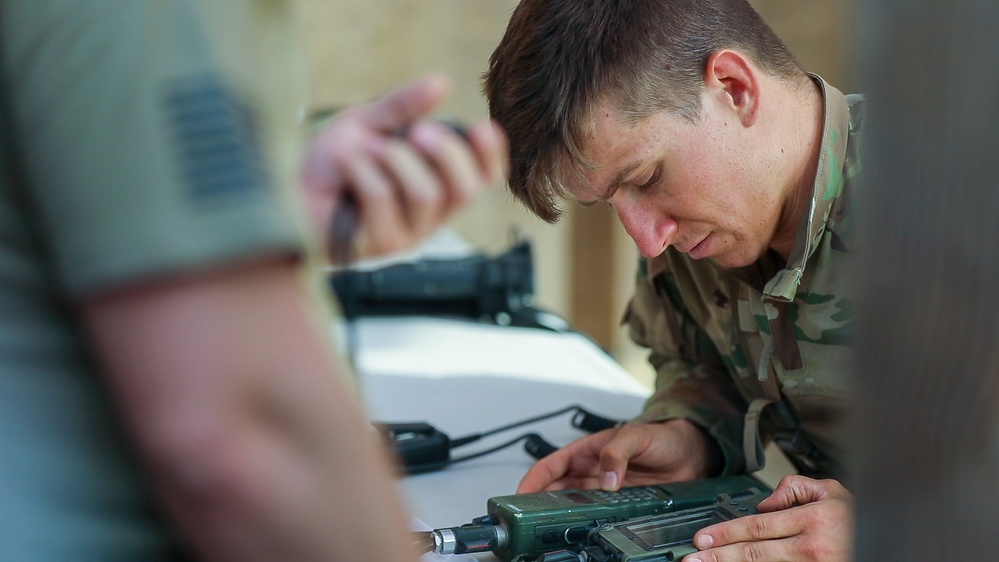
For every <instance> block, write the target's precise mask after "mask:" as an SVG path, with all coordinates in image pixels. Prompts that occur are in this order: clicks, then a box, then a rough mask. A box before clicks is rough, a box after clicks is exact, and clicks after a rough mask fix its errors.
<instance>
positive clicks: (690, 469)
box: [485, 0, 863, 562]
mask: <svg viewBox="0 0 999 562" xmlns="http://www.w3.org/2000/svg"><path fill="white" fill-rule="evenodd" d="M485 91H486V95H487V97H488V100H489V105H490V113H491V115H492V117H493V118H494V119H495V120H496V121H497V122H498V123H499V124H500V126H502V127H503V128H504V130H505V131H506V132H507V134H508V136H509V139H510V152H511V169H510V180H509V184H510V189H511V191H512V192H513V194H514V195H515V196H516V197H517V198H518V199H519V200H520V201H521V202H523V203H524V204H525V206H527V207H528V208H529V209H530V210H531V211H533V212H534V213H535V214H536V215H537V216H539V217H540V218H542V219H544V220H546V221H549V222H554V221H556V220H558V218H559V217H560V215H561V213H562V209H561V208H560V205H561V203H562V202H563V201H564V200H569V201H573V202H575V203H578V204H581V205H586V206H588V205H597V204H607V205H610V206H611V207H613V209H614V210H615V212H616V213H617V215H618V217H619V218H620V220H621V223H622V225H623V226H624V228H625V230H626V231H627V232H628V234H629V235H630V236H631V237H632V238H633V239H634V241H635V243H636V245H637V246H638V249H639V251H640V253H641V254H642V256H643V258H644V259H643V260H642V262H641V264H640V267H639V272H638V278H637V286H636V288H635V293H634V295H633V297H632V299H631V301H630V304H629V307H628V310H627V314H626V317H625V323H626V324H627V325H628V327H629V329H630V334H631V336H632V338H633V339H634V340H635V341H636V342H638V343H639V344H640V345H643V346H645V347H647V348H649V349H650V350H651V354H650V361H651V363H652V365H653V366H654V367H655V369H656V371H657V379H656V388H655V392H654V394H653V396H652V397H651V398H650V399H649V401H648V403H647V405H646V407H645V409H644V412H642V413H641V415H638V416H637V417H636V419H634V420H632V421H631V422H630V423H627V424H625V425H623V426H620V427H617V428H614V429H611V430H607V431H603V432H600V433H597V434H594V435H591V436H587V437H584V438H582V439H580V440H577V441H575V442H573V443H571V444H569V445H567V446H566V447H564V448H562V449H561V450H559V451H558V452H556V453H553V454H551V455H550V456H548V457H546V458H545V459H543V460H541V461H539V462H538V463H536V464H535V465H534V466H533V467H532V468H531V469H530V470H529V471H528V473H527V474H526V475H525V476H524V478H523V479H522V481H521V483H520V486H519V488H518V491H519V492H536V491H539V490H553V489H561V488H570V487H584V488H597V487H599V488H603V489H605V490H616V489H618V488H620V487H621V486H629V485H644V484H650V483H655V482H664V481H677V480H690V479H700V478H708V477H714V476H719V475H725V474H733V473H742V472H750V473H752V472H755V471H756V470H758V469H759V468H761V467H762V466H763V463H764V455H763V446H764V445H765V444H767V443H768V442H771V441H773V442H776V443H777V444H778V445H779V446H780V448H781V449H782V450H783V451H784V453H785V454H786V455H787V456H788V458H789V459H790V460H791V461H792V463H794V465H795V466H796V468H797V472H798V474H794V475H789V476H786V477H785V478H784V479H783V480H782V481H781V482H780V483H779V485H778V486H777V487H776V489H775V491H774V493H773V495H772V496H771V497H770V498H769V499H767V500H766V501H765V502H763V503H761V504H760V511H761V512H762V513H761V514H760V515H755V516H751V517H746V518H742V519H739V520H734V521H731V522H726V523H721V524H718V525H714V526H711V527H708V528H706V529H703V530H701V531H699V532H698V533H697V535H696V537H695V546H697V548H698V549H700V552H698V553H696V554H691V555H689V556H688V557H687V558H686V560H687V562H692V561H695V560H696V561H700V562H725V561H735V560H753V561H764V560H768V561H770V560H780V561H793V560H823V561H845V560H849V559H850V556H851V549H852V501H853V500H852V495H851V494H850V493H849V492H848V491H847V489H846V487H845V486H844V485H843V483H842V479H843V478H844V477H845V475H844V474H843V471H842V470H841V467H842V465H843V464H844V459H843V448H842V446H841V444H840V443H839V433H840V431H841V428H840V425H841V423H842V421H843V417H844V411H845V408H846V406H847V403H848V399H849V396H848V389H847V386H848V371H849V369H850V363H851V359H852V353H851V351H852V350H851V348H850V345H849V344H850V338H849V331H850V324H851V321H852V308H851V302H852V297H851V294H850V288H849V286H848V284H847V283H846V282H845V281H846V277H847V274H846V272H845V266H846V264H848V263H849V262H850V260H851V256H852V252H853V250H854V248H855V240H854V238H855V237H854V229H853V219H852V217H851V214H852V212H853V209H852V208H851V207H852V201H853V198H852V194H853V193H852V191H853V187H854V181H855V176H856V174H857V172H858V170H859V160H858V158H857V154H856V153H857V150H858V146H859V135H860V131H861V129H862V119H863V100H862V97H860V96H844V94H842V93H841V92H840V91H838V90H837V89H836V88H834V87H833V86H832V85H830V84H828V83H827V82H826V81H824V80H823V79H822V78H821V77H819V76H817V75H814V74H810V73H807V72H805V71H804V70H803V69H802V68H801V67H800V66H799V65H798V63H797V62H796V61H795V59H794V57H793V56H792V54H791V53H790V52H789V51H788V49H787V48H786V46H785V45H784V44H783V43H782V42H781V40H780V39H779V38H778V37H777V36H776V35H775V34H774V32H773V30H772V29H771V28H770V27H769V26H768V25H767V24H766V23H765V22H764V21H763V20H762V19H761V17H760V16H759V14H757V13H756V12H755V11H754V10H753V8H752V7H751V6H750V5H749V4H748V3H747V2H746V1H745V0H634V1H629V2H621V1H612V0H523V1H522V2H521V3H520V4H519V6H518V7H517V8H516V10H515V12H514V13H513V16H512V18H511V21H510V23H509V25H508V27H507V31H506V35H505V36H504V37H503V39H502V40H501V42H500V44H499V45H498V47H497V48H496V50H495V51H494V52H493V54H492V57H491V59H490V67H489V70H488V72H487V74H486V76H485Z"/></svg>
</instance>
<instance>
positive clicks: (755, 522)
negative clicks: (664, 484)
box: [683, 475, 853, 562]
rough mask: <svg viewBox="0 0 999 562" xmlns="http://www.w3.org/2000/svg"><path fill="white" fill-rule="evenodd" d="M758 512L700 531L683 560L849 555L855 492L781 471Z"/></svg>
mask: <svg viewBox="0 0 999 562" xmlns="http://www.w3.org/2000/svg"><path fill="white" fill-rule="evenodd" d="M759 511H760V514H759V515H749V516H746V517H741V518H739V519H733V520H731V521H726V522H724V523H717V524H715V525H711V526H709V527H705V528H704V529H701V530H700V531H698V532H697V534H696V535H694V545H695V546H697V548H699V549H701V551H700V552H697V553H695V554H689V555H687V556H686V557H685V558H684V559H683V560H684V562H698V561H699V562H748V561H753V562H768V561H769V562H794V561H799V560H801V561H805V560H810V561H821V562H849V561H850V560H852V559H853V496H852V495H851V494H850V492H849V491H847V489H846V488H844V487H843V485H842V484H840V483H839V482H837V481H835V480H813V479H811V478H806V477H804V476H798V475H790V476H785V477H784V478H783V479H782V480H781V481H780V484H778V485H777V487H776V488H775V489H774V493H773V494H772V495H771V496H770V497H769V498H767V499H766V500H764V501H762V502H760V505H759Z"/></svg>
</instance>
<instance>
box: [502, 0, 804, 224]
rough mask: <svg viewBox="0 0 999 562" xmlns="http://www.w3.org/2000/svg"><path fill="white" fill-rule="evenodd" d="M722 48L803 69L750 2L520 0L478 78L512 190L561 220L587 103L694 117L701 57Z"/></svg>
mask: <svg viewBox="0 0 999 562" xmlns="http://www.w3.org/2000/svg"><path fill="white" fill-rule="evenodd" d="M721 49H734V50H738V51H740V52H743V53H745V54H746V55H748V56H749V57H750V58H752V59H753V61H754V62H756V63H757V64H758V65H760V67H761V68H762V69H764V70H765V71H766V72H768V73H770V74H772V75H774V76H778V77H786V78H793V77H801V76H804V74H803V71H802V70H801V68H800V67H799V66H798V64H797V62H796V61H795V60H794V57H793V56H792V55H791V53H790V51H788V49H787V47H786V46H785V45H784V43H783V42H782V41H781V40H780V39H779V38H778V37H777V35H776V34H775V33H774V32H773V30H772V29H770V27H769V26H768V25H767V24H766V23H765V22H764V21H763V19H762V18H761V17H760V15H759V14H758V13H756V11H755V10H754V9H753V8H752V6H750V5H749V3H748V2H746V0H522V1H521V2H520V4H519V5H518V6H517V8H516V9H515V10H514V12H513V15H512V16H511V18H510V22H509V24H508V26H507V30H506V34H505V35H504V36H503V39H502V40H501V41H500V43H499V45H498V46H497V47H496V50H495V51H493V54H492V56H491V57H490V58H489V70H488V72H487V73H486V74H485V76H484V82H485V87H484V90H485V94H486V97H487V98H488V101H489V111H490V114H491V115H492V117H493V118H494V119H495V120H496V121H497V122H498V123H499V124H500V125H501V126H502V127H503V128H504V129H505V130H506V132H507V134H508V136H509V139H510V158H511V165H510V190H511V191H512V192H513V194H514V196H516V197H517V199H519V200H520V201H521V202H522V203H524V204H525V205H526V206H527V207H528V208H529V209H530V210H531V211H532V212H533V213H534V214H536V215H538V216H539V217H541V218H542V219H543V220H545V221H547V222H552V223H553V222H555V221H557V220H558V219H559V217H560V216H561V214H562V210H561V208H560V206H559V203H560V201H561V200H563V199H565V198H566V192H565V187H564V184H565V181H564V178H565V176H564V174H565V173H566V172H567V170H575V171H578V170H580V169H581V168H585V167H586V166H588V164H587V163H586V161H585V158H583V153H582V140H583V139H584V138H585V135H586V133H587V132H588V130H589V129H588V127H589V126H590V124H591V123H592V118H591V112H592V111H593V108H594V105H595V104H596V103H597V102H599V101H601V100H607V101H608V102H611V103H613V104H614V106H615V107H616V108H617V109H619V110H620V111H621V112H622V114H623V115H624V117H625V119H626V120H627V121H629V122H636V121H638V120H641V119H643V118H645V117H648V116H649V115H651V114H653V113H656V112H659V111H663V110H670V111H673V112H675V113H676V114H678V115H681V116H683V117H685V118H687V119H694V118H696V117H697V116H698V115H699V113H700V93H701V91H702V89H703V87H704V69H705V65H706V64H707V61H708V58H709V57H710V56H711V54H712V53H714V52H716V51H718V50H721ZM567 158H568V160H567ZM566 164H571V166H570V167H566ZM569 173H571V172H569Z"/></svg>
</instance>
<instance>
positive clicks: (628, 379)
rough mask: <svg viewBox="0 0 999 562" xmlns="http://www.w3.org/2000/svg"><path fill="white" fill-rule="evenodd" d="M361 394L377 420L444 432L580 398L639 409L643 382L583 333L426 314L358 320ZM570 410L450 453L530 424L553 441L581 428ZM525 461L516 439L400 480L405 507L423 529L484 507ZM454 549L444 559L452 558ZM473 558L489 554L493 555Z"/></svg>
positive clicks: (613, 408) (620, 415) (604, 407)
mask: <svg viewBox="0 0 999 562" xmlns="http://www.w3.org/2000/svg"><path fill="white" fill-rule="evenodd" d="M349 330H350V331H351V338H350V339H351V341H352V342H353V345H354V348H355V356H354V363H355V367H356V370H357V372H358V383H359V392H360V395H361V398H362V400H363V402H364V404H365V406H366V407H367V409H368V413H369V415H370V416H371V418H372V419H373V420H375V421H381V422H417V421H419V422H426V423H429V424H431V425H433V426H434V427H436V428H437V429H439V430H441V431H443V432H444V433H446V434H448V435H449V436H450V437H451V438H456V437H462V436H465V435H468V434H473V433H479V432H484V431H488V430H490V429H492V428H495V427H499V426H503V425H506V424H509V423H512V422H516V421H519V420H522V419H527V418H531V417H535V416H538V415H541V414H545V413H548V412H554V411H557V410H560V409H562V408H565V407H568V406H571V405H579V406H582V407H584V408H586V409H587V410H588V411H590V412H592V413H594V414H598V415H601V416H605V417H609V418H614V419H627V418H631V417H633V416H635V415H636V414H637V413H638V412H639V411H640V409H641V406H642V404H643V403H644V401H645V399H646V397H647V396H648V394H649V391H648V389H647V388H646V387H645V386H643V385H642V384H641V383H639V382H638V381H636V380H635V379H634V377H632V376H631V375H630V374H629V373H628V372H627V371H625V370H624V369H623V368H622V367H621V366H620V365H618V364H617V363H615V362H614V361H613V360H612V359H611V358H610V357H609V356H608V355H606V354H605V353H604V352H603V351H601V350H600V349H599V348H598V347H597V346H596V345H594V344H593V343H592V342H590V341H589V340H588V339H587V338H585V337H583V336H581V335H579V334H573V333H556V332H551V331H545V330H539V329H529V328H510V327H498V326H492V325H485V324H479V323H475V322H468V321H462V320H449V319H435V318H426V317H397V318H365V319H360V320H358V321H356V322H355V323H354V324H353V326H352V327H351V328H349ZM570 419H571V414H569V413H567V414H563V415H561V416H558V417H556V418H552V419H550V420H547V421H544V422H538V423H535V424H532V425H528V426H524V427H521V428H517V429H513V430H510V431H508V432H505V433H502V434H498V435H496V436H492V437H487V438H483V439H481V440H480V441H478V442H476V443H472V444H469V445H466V446H464V447H460V448H458V449H455V450H454V451H453V452H452V458H455V457H459V456H464V455H466V454H469V453H473V452H475V451H478V450H482V449H486V448H489V447H491V446H493V445H498V444H500V443H502V442H504V441H507V440H509V439H513V438H514V437H517V436H519V435H521V434H523V433H526V432H535V433H538V434H540V435H541V436H542V437H544V438H545V439H546V440H547V441H549V442H550V443H552V444H553V445H556V446H561V445H565V444H567V443H569V442H570V441H572V440H574V439H576V438H578V437H581V436H582V435H584V433H582V432H581V431H579V430H577V429H576V428H574V427H572V425H571V423H570ZM532 462H533V459H532V458H531V457H530V456H529V455H528V454H527V453H526V452H525V451H524V450H523V446H522V444H521V443H518V444H517V445H514V446H511V447H510V448H507V449H504V450H502V451H499V452H496V453H492V454H490V455H487V456H484V457H480V458H478V459H474V460H470V461H467V462H464V463H457V464H453V465H451V466H449V467H447V468H445V469H443V470H440V471H437V472H431V473H425V474H419V475H413V476H407V477H404V478H401V479H400V480H399V486H400V489H401V492H402V494H403V495H404V497H405V498H406V500H407V501H408V503H409V506H410V509H411V513H412V515H413V516H414V517H415V518H417V519H418V520H419V521H421V522H423V523H425V524H426V525H428V526H429V527H431V528H437V527H451V526H456V525H461V524H464V523H468V522H470V521H471V520H472V519H473V518H475V517H478V516H481V515H485V514H486V501H487V500H488V499H489V498H490V497H493V496H500V495H508V494H512V493H514V491H515V489H516V487H517V483H518V482H519V481H520V478H521V477H522V476H523V474H524V472H525V471H526V470H527V469H528V468H529V467H530V465H531V463H532ZM455 558H457V557H451V559H455ZM476 558H478V559H479V560H495V557H493V556H492V555H491V554H485V555H477V556H476Z"/></svg>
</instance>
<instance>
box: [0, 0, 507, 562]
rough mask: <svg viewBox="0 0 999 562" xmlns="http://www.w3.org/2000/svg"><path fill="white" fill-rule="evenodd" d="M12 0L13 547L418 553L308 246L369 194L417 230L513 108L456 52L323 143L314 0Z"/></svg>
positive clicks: (464, 185) (0, 109)
mask: <svg viewBox="0 0 999 562" xmlns="http://www.w3.org/2000/svg"><path fill="white" fill-rule="evenodd" d="M0 13H3V18H2V19H0V43H2V44H0V57H2V60H0V72H2V75H0V116H2V120H3V123H2V126H0V154H2V159H0V311H2V313H0V427H2V428H3V438H2V440H0V559H3V560H145V561H148V560H179V559H201V560H239V561H242V562H245V561H253V560H266V561H274V560H371V561H382V562H383V561H386V560H416V558H417V555H416V552H415V550H414V549H413V548H411V547H410V545H409V544H408V540H409V539H408V538H407V537H408V534H407V533H406V524H407V518H406V515H405V513H406V509H405V506H404V505H402V502H401V500H400V499H399V498H398V497H397V496H396V492H395V488H394V484H393V483H392V470H391V467H390V463H389V461H388V458H387V455H386V453H385V451H383V450H382V449H381V448H380V446H379V445H378V444H377V443H376V442H375V438H374V437H373V436H372V435H371V433H372V432H371V431H370V428H369V426H368V424H367V423H366V420H365V418H364V415H363V412H362V410H361V408H360V406H359V404H358V403H357V402H356V400H355V396H354V395H353V391H352V387H351V384H350V382H349V379H348V377H347V376H346V375H347V373H346V372H345V371H346V369H345V364H344V362H342V361H341V360H340V359H339V358H338V356H337V353H336V351H335V350H334V349H333V348H332V345H331V341H330V338H329V335H328V334H329V321H330V318H329V316H328V314H327V308H328V307H327V306H326V304H328V303H326V304H324V303H323V302H322V299H323V298H324V296H325V295H322V294H320V293H319V290H320V289H319V285H320V281H321V279H320V278H319V276H318V275H311V276H310V275H309V273H310V269H309V265H310V263H311V264H313V265H316V264H317V262H318V261H319V260H318V259H316V258H317V254H321V252H322V248H321V247H320V244H319V243H318V240H320V238H319V236H322V237H323V238H325V234H324V233H327V232H329V231H330V226H331V225H330V224H329V221H330V220H331V219H330V217H331V216H332V214H333V213H334V212H335V209H336V208H337V206H338V205H340V204H341V202H342V201H343V198H344V194H345V191H346V190H350V192H351V196H352V197H353V199H354V200H355V201H356V203H357V208H358V216H359V217H360V224H361V232H360V233H359V237H358V238H359V240H360V241H361V242H360V245H359V247H358V250H359V251H360V252H361V253H360V254H358V255H369V254H375V253H379V252H389V251H395V250H399V249H402V248H405V247H408V246H410V245H412V244H414V243H415V242H416V241H417V240H419V239H420V238H421V237H423V236H424V235H425V234H427V233H429V232H430V231H432V230H433V229H434V228H435V227H436V226H438V225H439V224H440V223H441V222H442V221H444V220H445V219H447V218H448V217H449V216H450V215H451V213H452V212H454V211H455V210H456V209H457V208H459V207H460V206H461V205H462V204H463V203H465V202H467V201H468V200H469V199H471V198H472V197H474V196H475V195H476V194H477V193H478V192H479V191H480V190H482V189H483V188H484V187H485V186H487V185H489V184H491V183H494V182H498V181H500V180H501V179H502V175H503V173H504V166H505V164H506V151H505V142H504V139H503V137H502V135H501V134H500V133H499V131H498V129H495V128H494V127H492V125H491V123H490V122H488V121H483V122H481V123H477V124H474V125H473V126H472V127H471V128H470V131H469V137H470V140H469V142H468V143H465V142H464V141H463V140H462V139H460V138H459V137H458V136H456V135H455V134H453V133H452V132H450V131H449V130H448V129H447V128H445V127H441V126H439V125H436V124H434V123H433V122H431V121H429V120H425V119H423V118H424V117H425V116H427V115H428V114H429V113H430V112H431V111H432V110H433V109H434V108H436V107H437V106H439V105H440V104H441V103H442V102H443V101H444V99H445V97H446V96H447V94H448V89H449V84H448V82H447V80H446V79H445V78H444V77H442V76H439V75H431V76H428V77H426V78H425V79H423V80H419V81H416V82H414V83H412V84H409V85H407V86H404V87H402V88H401V89H399V90H397V91H395V92H393V93H391V94H389V95H387V96H386V97H384V98H382V99H380V100H377V101H374V102H372V103H370V104H367V105H363V106H359V107H356V108H354V109H351V110H348V111H345V112H343V113H342V114H341V115H340V116H338V118H336V119H335V120H334V121H333V122H332V123H330V124H329V125H328V127H327V128H326V129H325V130H323V131H321V132H320V133H319V134H318V135H317V136H316V137H315V138H314V139H313V140H312V142H311V145H310V148H309V150H308V156H307V157H306V158H304V161H305V163H304V165H302V164H301V161H302V160H303V158H302V157H301V153H300V151H299V147H300V140H301V136H302V128H301V126H300V123H299V120H298V115H299V114H300V108H302V107H303V106H304V102H305V100H304V96H303V95H302V94H303V93H304V91H305V89H304V83H303V80H302V79H303V78H304V77H305V76H304V73H303V72H302V71H303V69H304V65H303V60H302V58H301V56H300V52H298V51H297V50H296V49H295V48H294V46H295V44H296V35H297V34H298V30H297V29H296V28H295V26H294V24H293V23H294V20H293V18H292V13H291V3H290V2H265V3H260V2H227V1H221V0H219V1H214V0H164V1H149V2H112V1H108V0H87V1H63V2H50V1H42V2H39V1H38V0H2V1H0ZM403 127H405V128H406V129H407V131H408V136H407V137H406V138H405V139H404V138H400V137H399V136H398V135H397V132H398V130H400V129H402V128H403ZM299 186H302V187H299ZM303 187H304V195H305V197H303V193H302V191H303ZM305 199H307V200H308V205H309V208H310V210H311V216H312V217H313V218H314V220H307V219H305V218H304V217H305V216H306V214H305V212H304V211H305V209H304V208H303V207H304V203H302V202H300V201H303V200H305ZM300 217H301V218H300ZM317 234H318V235H319V236H317Z"/></svg>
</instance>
